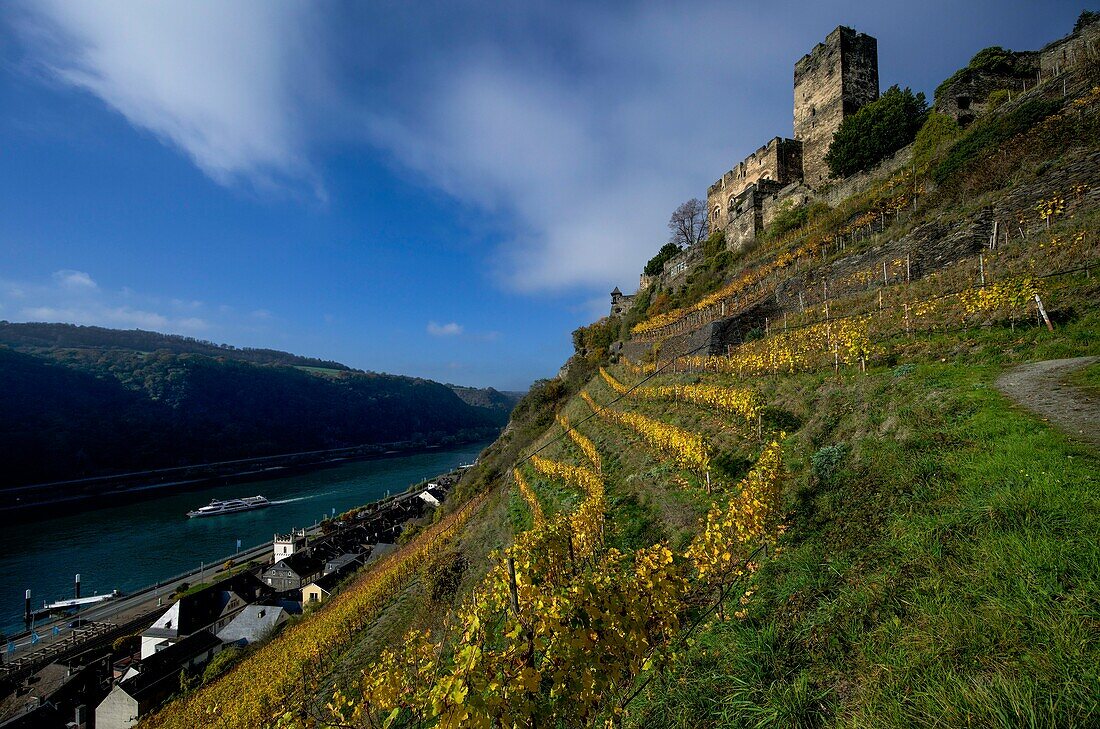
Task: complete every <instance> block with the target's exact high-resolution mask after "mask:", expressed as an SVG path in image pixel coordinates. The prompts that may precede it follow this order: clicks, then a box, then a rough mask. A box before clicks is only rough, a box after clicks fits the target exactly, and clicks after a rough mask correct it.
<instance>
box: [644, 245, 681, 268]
mask: <svg viewBox="0 0 1100 729" xmlns="http://www.w3.org/2000/svg"><path fill="white" fill-rule="evenodd" d="M680 250H681V248H680V246H678V245H676V244H675V243H665V244H664V245H663V246H661V250H659V251H657V255H655V256H654V257H653V258H650V259H649V263H647V264H645V275H646V276H659V275H660V274H661V271H663V270H664V268H665V261H667V260H668V259H670V258H672V257H674V256H676V255H678V254H679V253H680Z"/></svg>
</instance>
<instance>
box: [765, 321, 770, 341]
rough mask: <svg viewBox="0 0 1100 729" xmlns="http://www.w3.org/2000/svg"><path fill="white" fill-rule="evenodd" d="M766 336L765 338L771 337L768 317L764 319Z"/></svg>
mask: <svg viewBox="0 0 1100 729" xmlns="http://www.w3.org/2000/svg"><path fill="white" fill-rule="evenodd" d="M764 336H765V337H770V336H771V325H770V324H769V322H768V317H764Z"/></svg>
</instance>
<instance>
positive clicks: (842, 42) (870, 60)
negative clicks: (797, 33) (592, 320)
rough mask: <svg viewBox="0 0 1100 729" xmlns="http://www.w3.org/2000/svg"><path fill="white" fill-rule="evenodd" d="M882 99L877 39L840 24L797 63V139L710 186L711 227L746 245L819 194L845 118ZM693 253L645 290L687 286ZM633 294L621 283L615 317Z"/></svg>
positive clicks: (763, 151)
mask: <svg viewBox="0 0 1100 729" xmlns="http://www.w3.org/2000/svg"><path fill="white" fill-rule="evenodd" d="M877 98H878V41H877V40H875V39H874V38H873V37H871V36H869V35H867V34H866V33H860V32H858V31H855V30H852V29H851V28H848V27H846V26H843V25H841V26H838V27H837V28H836V30H834V31H833V32H831V33H829V35H827V36H825V41H824V42H823V43H818V44H817V45H816V46H814V48H813V50H811V51H810V52H809V53H807V54H806V55H805V56H803V57H802V58H800V59H799V60H798V62H797V63H796V64H795V65H794V139H785V138H783V137H775V138H773V139H772V140H771V141H769V142H768V143H767V144H765V145H764V146H762V147H760V148H759V149H757V150H756V151H755V152H753V153H752V154H750V155H749V156H748V157H746V158H745V159H744V160H742V161H741V162H739V163H738V164H736V165H734V166H733V168H732V169H730V170H729V171H728V172H726V174H724V175H722V176H721V177H720V178H718V180H717V181H715V182H714V183H713V184H712V185H711V186H710V187H708V188H707V217H708V219H709V221H710V229H711V230H720V231H722V232H723V233H724V234H725V236H726V247H727V248H728V249H729V250H733V251H736V250H740V249H742V248H744V247H746V246H748V245H750V244H751V243H752V242H753V241H754V240H755V239H756V237H757V236H758V235H760V234H761V233H762V232H763V230H764V229H765V228H766V227H767V225H768V224H769V223H770V222H771V221H772V220H774V218H775V215H776V214H777V212H778V211H779V210H780V209H781V206H782V205H784V204H788V205H789V204H795V205H800V204H803V203H805V202H807V201H808V200H811V199H813V198H814V196H815V195H816V194H817V190H818V189H819V188H821V186H822V185H823V184H825V183H826V182H827V181H828V180H829V165H827V164H826V163H825V154H826V153H827V152H828V151H829V145H831V144H832V143H833V135H835V134H836V131H837V129H839V128H840V123H841V122H842V121H844V119H846V118H847V117H849V116H851V115H852V114H855V113H856V112H857V111H859V110H860V108H862V107H863V106H864V105H866V104H869V103H870V102H872V101H874V100H875V99H877ZM691 258H692V251H691V250H688V251H685V252H684V253H683V254H681V255H680V256H677V257H675V258H673V259H671V260H669V261H667V262H666V263H665V268H664V271H663V272H662V273H661V275H660V276H657V277H653V278H651V277H648V276H642V280H641V286H640V288H644V287H646V286H648V285H649V284H650V283H652V281H653V280H654V279H657V278H659V279H661V280H662V281H663V283H664V284H665V285H670V284H673V283H681V282H682V277H685V276H686V275H687V271H688V269H689V268H690V265H689V264H690V260H689V259H691ZM639 290H640V289H639ZM632 299H633V296H626V295H624V294H623V293H622V292H621V291H619V289H618V288H616V289H615V290H614V291H612V292H611V314H612V315H613V316H614V315H620V314H623V313H625V312H626V311H627V310H628V309H629V308H630V306H631V305H632V303H633V302H632Z"/></svg>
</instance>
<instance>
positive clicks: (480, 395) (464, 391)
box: [447, 384, 523, 425]
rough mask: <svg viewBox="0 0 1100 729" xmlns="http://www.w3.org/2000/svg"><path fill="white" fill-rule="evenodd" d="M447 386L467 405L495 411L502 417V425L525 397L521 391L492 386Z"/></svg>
mask: <svg viewBox="0 0 1100 729" xmlns="http://www.w3.org/2000/svg"><path fill="white" fill-rule="evenodd" d="M447 387H449V388H451V389H452V390H453V391H454V393H455V394H456V395H458V396H459V397H460V398H462V401H463V402H464V403H466V404H467V405H472V406H473V407H475V408H483V409H485V410H488V411H489V412H492V413H495V414H496V415H497V416H498V417H499V418H501V425H505V424H507V423H508V416H509V415H510V414H511V412H512V409H513V408H515V406H516V403H518V402H519V401H520V399H521V398H522V397H523V393H521V392H501V391H500V390H497V389H495V388H492V387H484V388H481V389H477V388H475V387H463V386H462V385H451V384H448V385H447Z"/></svg>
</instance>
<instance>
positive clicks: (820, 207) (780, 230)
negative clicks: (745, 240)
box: [764, 200, 829, 238]
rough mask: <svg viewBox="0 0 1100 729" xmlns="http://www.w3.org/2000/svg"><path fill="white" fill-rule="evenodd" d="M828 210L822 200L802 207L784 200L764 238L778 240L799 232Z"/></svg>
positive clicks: (791, 201) (792, 201)
mask: <svg viewBox="0 0 1100 729" xmlns="http://www.w3.org/2000/svg"><path fill="white" fill-rule="evenodd" d="M828 210H829V206H828V204H826V203H824V202H821V201H820V200H818V201H815V202H812V203H805V204H802V205H795V204H794V200H784V201H783V202H782V203H780V205H779V209H778V210H776V212H775V217H774V218H772V222H771V223H769V224H768V229H767V230H766V231H765V232H764V236H765V237H767V238H778V237H779V236H781V235H783V234H784V233H789V232H790V231H792V230H797V229H798V228H801V227H802V226H803V225H806V223H809V222H812V221H813V220H814V218H817V217H818V216H820V215H821V214H823V213H825V212H827V211H828Z"/></svg>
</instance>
